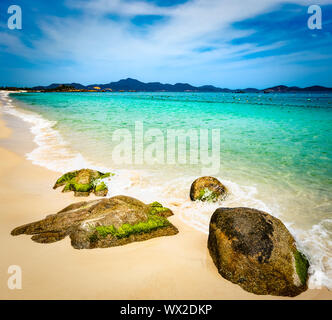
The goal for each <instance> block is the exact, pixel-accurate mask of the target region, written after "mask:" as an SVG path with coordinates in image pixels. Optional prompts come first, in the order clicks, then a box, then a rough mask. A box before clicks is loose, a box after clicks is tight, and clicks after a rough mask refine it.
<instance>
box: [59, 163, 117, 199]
mask: <svg viewBox="0 0 332 320" xmlns="http://www.w3.org/2000/svg"><path fill="white" fill-rule="evenodd" d="M111 175H112V174H111V173H110V172H108V173H102V172H100V171H96V170H91V169H81V170H76V171H71V172H67V173H65V174H64V175H62V176H61V177H60V178H59V179H58V180H57V181H56V183H55V185H54V187H53V189H56V188H58V187H60V186H64V188H63V190H62V192H69V191H74V195H75V196H76V197H80V196H81V197H87V196H89V194H90V193H91V192H94V194H95V195H96V196H100V197H105V196H106V195H107V193H108V188H107V186H106V184H105V182H104V181H102V180H103V179H105V178H108V177H110V176H111Z"/></svg>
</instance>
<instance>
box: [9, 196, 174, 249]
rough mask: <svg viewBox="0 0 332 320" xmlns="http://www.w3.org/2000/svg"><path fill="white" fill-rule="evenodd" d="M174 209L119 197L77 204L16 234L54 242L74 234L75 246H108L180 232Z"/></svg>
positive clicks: (31, 224)
mask: <svg viewBox="0 0 332 320" xmlns="http://www.w3.org/2000/svg"><path fill="white" fill-rule="evenodd" d="M171 215H173V213H172V211H171V210H170V209H168V208H165V207H163V206H162V205H161V204H160V203H159V202H153V203H151V204H144V203H143V202H141V201H139V200H137V199H135V198H131V197H127V196H115V197H112V198H109V199H99V200H92V201H83V202H78V203H73V204H71V205H69V206H68V207H66V208H64V209H63V210H61V211H59V212H58V213H56V214H53V215H49V216H47V217H46V218H45V219H43V220H40V221H37V222H33V223H29V224H26V225H23V226H21V227H18V228H16V229H14V230H13V231H12V232H11V234H12V235H13V236H16V235H20V234H29V235H33V236H32V238H31V239H32V240H33V241H36V242H40V243H51V242H56V241H59V240H62V239H63V238H65V237H66V236H70V239H71V244H72V246H73V247H74V248H75V249H92V248H107V247H114V246H119V245H124V244H127V243H130V242H135V241H142V240H148V239H151V238H155V237H161V236H169V235H175V234H177V233H178V230H177V228H176V227H174V226H173V225H172V224H171V223H170V222H169V221H168V219H167V217H169V216H171Z"/></svg>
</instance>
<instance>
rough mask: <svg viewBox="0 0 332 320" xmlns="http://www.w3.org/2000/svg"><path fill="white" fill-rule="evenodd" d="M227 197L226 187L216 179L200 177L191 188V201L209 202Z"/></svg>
mask: <svg viewBox="0 0 332 320" xmlns="http://www.w3.org/2000/svg"><path fill="white" fill-rule="evenodd" d="M226 195H227V189H226V187H225V186H224V185H223V184H222V183H221V182H220V181H219V180H218V179H216V178H214V177H200V178H198V179H196V180H195V181H194V182H193V183H192V185H191V188H190V199H191V200H192V201H195V200H200V201H207V202H216V201H218V200H223V199H224V198H225V197H226Z"/></svg>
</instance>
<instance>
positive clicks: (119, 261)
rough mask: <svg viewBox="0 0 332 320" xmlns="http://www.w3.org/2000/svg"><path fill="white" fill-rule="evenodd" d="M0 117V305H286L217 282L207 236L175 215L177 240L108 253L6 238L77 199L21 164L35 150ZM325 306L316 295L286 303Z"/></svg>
mask: <svg viewBox="0 0 332 320" xmlns="http://www.w3.org/2000/svg"><path fill="white" fill-rule="evenodd" d="M0 110H1V109H0ZM0 112H1V111H0ZM0 117H1V120H0V158H1V160H0V203H1V214H0V242H1V257H0V270H1V272H0V298H1V299H288V298H283V297H272V296H258V295H254V294H251V293H248V292H246V291H244V290H243V289H241V288H240V287H239V286H238V285H235V284H232V283H231V282H228V281H226V280H225V279H223V278H222V277H221V276H220V275H219V274H218V272H217V269H216V268H215V266H214V264H213V262H212V259H211V257H210V255H209V253H208V250H207V235H206V234H204V233H201V232H199V231H197V230H195V229H193V228H191V227H189V226H187V225H185V224H184V223H183V222H182V221H181V220H180V219H179V218H178V217H177V215H176V214H175V215H174V216H172V217H170V218H169V220H170V221H171V222H172V223H173V224H174V225H175V226H176V227H177V228H178V229H179V233H178V234H177V235H175V236H171V237H162V238H155V239H151V240H149V241H145V242H139V243H131V244H129V245H125V246H122V247H113V248H108V249H93V250H75V249H73V248H72V246H71V245H70V240H69V238H68V237H67V238H65V239H64V240H62V241H59V242H56V243H52V244H47V245H46V244H38V243H35V242H33V241H31V240H30V239H29V237H28V236H19V237H12V236H11V235H10V232H11V230H12V229H14V228H15V227H17V226H19V225H22V224H25V223H29V222H32V221H35V220H39V219H42V218H44V217H45V216H46V215H48V214H53V213H55V212H57V211H59V210H61V209H62V208H64V207H65V206H67V205H68V204H70V203H72V202H75V201H82V199H80V198H74V196H73V195H72V194H71V193H67V194H62V193H61V191H60V190H57V191H54V190H53V189H52V186H53V184H54V181H55V180H56V178H57V177H58V176H59V173H57V172H53V171H49V170H46V169H44V168H42V167H39V166H36V165H33V164H32V163H31V162H30V161H28V160H26V159H25V158H24V152H22V150H26V149H30V150H31V149H32V148H33V147H34V145H33V143H32V141H31V139H32V136H31V134H30V133H29V130H28V127H27V126H26V124H25V123H23V122H22V121H20V120H17V119H16V118H14V117H12V116H9V115H5V116H4V115H3V114H1V113H0ZM90 199H94V196H90V197H89V200H90ZM156 200H157V199H156ZM10 265H18V266H20V267H21V268H22V289H21V290H10V289H9V288H8V286H7V281H8V278H9V276H10V275H9V274H8V267H9V266H10ZM331 298H332V293H331V292H329V291H328V290H327V289H321V290H308V291H306V292H304V293H303V294H301V295H299V296H297V297H295V298H290V299H331Z"/></svg>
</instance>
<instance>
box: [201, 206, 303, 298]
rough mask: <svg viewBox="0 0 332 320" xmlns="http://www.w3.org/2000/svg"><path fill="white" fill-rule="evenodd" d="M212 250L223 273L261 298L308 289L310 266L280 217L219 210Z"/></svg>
mask: <svg viewBox="0 0 332 320" xmlns="http://www.w3.org/2000/svg"><path fill="white" fill-rule="evenodd" d="M208 248H209V251H210V255H211V257H212V259H213V262H214V264H215V265H216V267H217V268H218V271H219V273H220V274H221V275H222V276H223V277H224V278H225V279H227V280H229V281H231V282H233V283H236V284H238V285H240V286H241V287H242V288H243V289H245V290H247V291H249V292H252V293H255V294H261V295H266V294H269V295H277V296H291V297H293V296H296V295H298V294H300V293H301V292H303V291H305V290H306V289H307V278H308V267H309V263H308V261H307V259H306V257H305V256H304V255H303V254H302V253H301V252H299V251H298V250H297V248H296V245H295V240H294V238H293V237H292V235H291V234H290V233H289V231H288V230H287V228H286V227H285V225H284V224H283V223H282V222H281V221H280V220H279V219H277V218H275V217H273V216H271V215H269V214H268V213H265V212H263V211H259V210H256V209H250V208H219V209H217V210H216V211H215V212H214V214H213V215H212V217H211V221H210V230H209V238H208Z"/></svg>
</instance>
